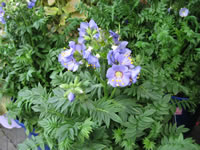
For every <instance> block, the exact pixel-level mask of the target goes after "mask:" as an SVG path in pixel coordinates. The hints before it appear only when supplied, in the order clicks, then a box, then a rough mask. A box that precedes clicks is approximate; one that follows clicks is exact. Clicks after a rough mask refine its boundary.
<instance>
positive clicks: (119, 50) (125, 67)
mask: <svg viewBox="0 0 200 150" xmlns="http://www.w3.org/2000/svg"><path fill="white" fill-rule="evenodd" d="M111 36H112V35H111ZM127 44H128V42H126V41H122V42H119V45H118V46H113V47H112V50H110V51H109V52H108V55H107V59H108V64H109V65H112V67H111V68H109V69H108V71H107V74H106V77H107V78H108V83H109V84H110V85H111V86H113V87H117V86H121V87H125V86H128V85H131V84H132V83H135V82H136V81H137V77H138V74H139V72H140V70H141V67H140V66H137V67H135V66H134V65H133V59H132V58H131V50H130V49H128V48H126V45H127Z"/></svg>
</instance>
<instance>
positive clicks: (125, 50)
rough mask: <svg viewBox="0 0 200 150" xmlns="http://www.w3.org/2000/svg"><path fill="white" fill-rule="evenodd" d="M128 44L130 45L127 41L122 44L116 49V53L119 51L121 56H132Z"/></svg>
mask: <svg viewBox="0 0 200 150" xmlns="http://www.w3.org/2000/svg"><path fill="white" fill-rule="evenodd" d="M127 44H128V42H127V41H122V42H120V44H119V45H118V46H117V47H116V49H114V51H117V52H119V53H120V54H126V55H130V54H131V50H130V49H128V48H126V46H127Z"/></svg>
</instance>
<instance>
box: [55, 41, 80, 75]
mask: <svg viewBox="0 0 200 150" xmlns="http://www.w3.org/2000/svg"><path fill="white" fill-rule="evenodd" d="M69 47H70V49H67V50H65V51H62V52H61V53H60V54H59V56H58V61H59V62H60V63H61V65H62V66H63V67H65V68H67V69H68V70H70V71H73V72H75V71H77V70H78V67H79V65H80V64H82V51H83V48H84V46H82V45H80V44H76V43H75V42H74V41H70V42H69Z"/></svg>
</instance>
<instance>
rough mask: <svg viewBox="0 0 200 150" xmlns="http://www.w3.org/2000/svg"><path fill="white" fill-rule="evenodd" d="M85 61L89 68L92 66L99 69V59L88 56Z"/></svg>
mask: <svg viewBox="0 0 200 150" xmlns="http://www.w3.org/2000/svg"><path fill="white" fill-rule="evenodd" d="M86 60H87V62H88V64H89V66H92V67H93V68H94V69H95V68H99V67H100V63H99V59H98V58H97V57H96V56H93V55H89V56H88V58H87V59H86Z"/></svg>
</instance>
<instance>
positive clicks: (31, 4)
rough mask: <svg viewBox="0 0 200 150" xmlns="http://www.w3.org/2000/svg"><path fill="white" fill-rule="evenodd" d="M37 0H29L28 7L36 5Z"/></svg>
mask: <svg viewBox="0 0 200 150" xmlns="http://www.w3.org/2000/svg"><path fill="white" fill-rule="evenodd" d="M36 1H37V0H30V1H29V2H28V8H33V7H34V6H35V3H36Z"/></svg>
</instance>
